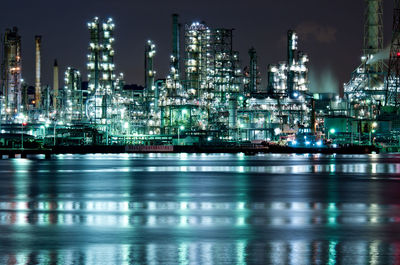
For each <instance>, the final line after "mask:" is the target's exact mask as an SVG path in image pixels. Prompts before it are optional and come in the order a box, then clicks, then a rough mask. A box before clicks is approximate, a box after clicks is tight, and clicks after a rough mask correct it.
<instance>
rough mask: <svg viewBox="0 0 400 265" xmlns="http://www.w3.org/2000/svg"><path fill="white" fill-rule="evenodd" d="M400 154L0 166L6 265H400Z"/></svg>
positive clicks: (1, 246)
mask: <svg viewBox="0 0 400 265" xmlns="http://www.w3.org/2000/svg"><path fill="white" fill-rule="evenodd" d="M399 263H400V155H393V154H392V155H391V154H385V155H294V154H285V155H274V154H265V155H257V156H244V155H242V154H130V155H127V154H123V155H59V156H56V157H53V159H52V160H45V159H42V158H41V157H35V158H31V159H7V160H0V264H96V265H99V264H107V265H109V264H296V265H297V264H399Z"/></svg>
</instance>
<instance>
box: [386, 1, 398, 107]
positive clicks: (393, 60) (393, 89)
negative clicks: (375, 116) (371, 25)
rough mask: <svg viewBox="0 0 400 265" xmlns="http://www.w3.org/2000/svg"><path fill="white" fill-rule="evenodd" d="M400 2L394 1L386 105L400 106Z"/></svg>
mask: <svg viewBox="0 0 400 265" xmlns="http://www.w3.org/2000/svg"><path fill="white" fill-rule="evenodd" d="M399 88H400V0H395V1H394V10H393V36H392V44H391V47H390V57H389V65H388V75H387V80H386V105H389V106H396V107H397V106H399V103H400V94H399V92H400V91H399Z"/></svg>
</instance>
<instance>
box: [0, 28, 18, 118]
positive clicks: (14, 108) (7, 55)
mask: <svg viewBox="0 0 400 265" xmlns="http://www.w3.org/2000/svg"><path fill="white" fill-rule="evenodd" d="M21 70H22V65H21V36H20V35H19V34H18V29H17V28H16V27H14V28H13V29H12V30H11V29H7V30H6V33H5V34H4V36H3V38H2V65H1V88H2V93H3V99H4V100H3V104H2V107H1V108H0V110H1V112H2V114H3V115H5V116H6V117H7V119H10V118H11V117H13V116H15V115H16V114H17V113H18V112H20V111H22V109H21V106H22V105H21V97H22V94H21Z"/></svg>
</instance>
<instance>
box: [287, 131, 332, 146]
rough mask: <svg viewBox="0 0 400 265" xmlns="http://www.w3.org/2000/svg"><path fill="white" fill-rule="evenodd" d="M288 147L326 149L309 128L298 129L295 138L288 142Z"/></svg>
mask: <svg viewBox="0 0 400 265" xmlns="http://www.w3.org/2000/svg"><path fill="white" fill-rule="evenodd" d="M288 146H289V147H295V148H326V147H328V146H327V145H325V144H324V142H323V141H322V139H318V140H317V137H316V135H315V134H314V133H313V131H312V130H311V128H300V129H299V131H298V132H297V134H296V138H295V139H294V140H292V141H289V142H288Z"/></svg>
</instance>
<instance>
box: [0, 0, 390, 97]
mask: <svg viewBox="0 0 400 265" xmlns="http://www.w3.org/2000/svg"><path fill="white" fill-rule="evenodd" d="M392 2H393V1H389V0H385V1H384V31H385V37H384V43H385V44H384V45H385V46H386V45H389V43H390V37H391V28H392V13H393V11H392V8H393V3H392ZM1 9H2V14H1V17H0V30H1V32H2V33H4V31H5V29H6V28H11V27H13V26H17V27H18V28H19V31H20V34H21V36H22V56H23V58H22V59H23V77H24V79H25V80H26V81H27V82H28V83H29V84H34V56H35V55H34V46H35V45H34V36H35V35H42V69H43V70H42V83H43V84H52V65H53V61H54V59H55V58H57V60H58V62H59V66H60V73H63V72H64V71H65V68H66V67H67V66H72V67H76V68H78V69H80V70H81V71H82V72H83V73H84V79H86V55H87V53H88V49H87V48H88V43H89V33H88V29H87V26H86V24H87V22H88V21H89V20H91V19H92V18H93V17H94V16H99V17H100V18H102V17H104V18H106V17H112V18H113V19H114V22H115V24H116V29H115V35H114V36H115V39H116V42H115V52H116V55H115V64H116V68H117V73H119V72H123V73H124V74H125V79H126V82H127V83H137V84H143V82H144V81H143V75H144V74H143V72H144V69H143V61H144V58H143V57H144V55H143V53H144V44H145V41H146V40H147V39H152V40H153V41H155V43H156V45H157V56H156V59H155V60H156V61H155V68H156V71H157V76H156V77H157V78H165V76H166V74H167V72H168V68H169V55H170V53H171V49H172V48H171V46H172V45H171V39H172V36H171V34H172V33H171V31H172V30H171V27H172V26H171V23H172V22H171V14H172V13H178V14H179V15H180V22H181V23H182V24H185V23H186V24H188V23H191V22H193V21H200V22H201V21H204V22H206V24H207V25H208V26H209V27H211V28H216V27H220V28H234V29H235V31H234V49H235V50H238V51H239V52H240V59H241V61H242V67H244V66H245V65H248V61H249V58H248V53H247V52H248V49H249V48H250V47H251V46H254V47H255V48H256V50H257V53H258V60H259V67H260V71H261V74H262V78H263V79H264V81H265V79H266V73H267V71H266V68H267V65H268V64H269V63H278V62H279V61H283V60H285V58H286V32H287V30H288V29H295V30H297V31H298V33H299V49H300V50H303V51H305V52H306V53H308V54H309V57H310V67H311V76H312V77H311V81H313V83H312V84H311V86H312V87H313V89H316V88H318V89H319V90H320V91H329V90H335V89H337V88H338V87H339V86H340V87H342V83H343V82H345V81H347V80H348V79H349V77H350V73H351V72H352V71H353V70H354V69H355V68H356V67H357V66H358V64H359V62H360V56H361V49H362V39H363V23H364V22H363V21H364V10H365V1H364V0H351V1H349V0H335V1H328V0H304V1H299V0H280V1H266V0H258V1H256V0H246V1H244V0H243V1H236V0H202V1H191V0H150V1H134V0H129V1H128V0H126V1H122V0H120V1H118V0H113V1H111V0H108V1H105V0H88V1H83V0H69V1H61V0H58V1H54V0H38V1H32V0H20V1H2V8H1ZM182 47H183V46H182ZM61 76H63V74H62V75H61Z"/></svg>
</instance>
